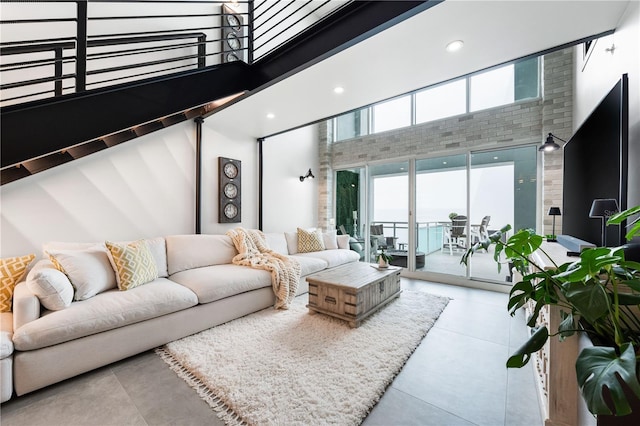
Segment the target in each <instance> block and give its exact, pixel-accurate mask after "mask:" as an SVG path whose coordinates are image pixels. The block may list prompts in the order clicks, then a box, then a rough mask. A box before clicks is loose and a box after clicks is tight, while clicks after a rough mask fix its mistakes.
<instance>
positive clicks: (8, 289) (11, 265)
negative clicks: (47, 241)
mask: <svg viewBox="0 0 640 426" xmlns="http://www.w3.org/2000/svg"><path fill="white" fill-rule="evenodd" d="M35 258H36V256H35V255H34V254H28V255H26V256H20V257H9V258H6V259H0V312H11V302H12V298H13V289H14V288H15V286H16V284H18V283H19V282H20V279H22V277H23V276H24V273H25V271H26V270H27V267H28V266H29V264H30V263H31V262H32V261H33V259H35Z"/></svg>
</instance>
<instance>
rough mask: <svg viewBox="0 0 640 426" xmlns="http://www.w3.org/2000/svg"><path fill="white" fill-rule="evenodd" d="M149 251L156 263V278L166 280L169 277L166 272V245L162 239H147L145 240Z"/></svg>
mask: <svg viewBox="0 0 640 426" xmlns="http://www.w3.org/2000/svg"><path fill="white" fill-rule="evenodd" d="M145 241H146V242H147V246H148V247H149V250H150V251H151V255H152V256H153V259H154V260H155V261H156V269H157V270H158V277H160V278H166V277H168V276H169V272H168V271H167V244H166V243H165V241H164V238H163V237H157V238H149V239H146V240H145Z"/></svg>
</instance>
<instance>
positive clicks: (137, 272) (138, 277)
mask: <svg viewBox="0 0 640 426" xmlns="http://www.w3.org/2000/svg"><path fill="white" fill-rule="evenodd" d="M105 244H106V245H107V248H108V249H109V253H111V256H110V257H109V260H111V266H113V269H114V270H115V271H116V282H117V283H118V288H119V289H120V290H129V289H132V288H134V287H137V286H139V285H142V284H146V283H148V282H150V281H153V280H155V279H156V278H158V269H157V268H156V262H155V260H154V259H153V255H152V254H151V250H149V246H148V245H147V243H146V242H145V241H144V240H139V241H134V242H131V243H126V244H119V243H112V242H109V241H106V242H105Z"/></svg>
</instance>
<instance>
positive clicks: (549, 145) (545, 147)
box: [538, 133, 567, 152]
mask: <svg viewBox="0 0 640 426" xmlns="http://www.w3.org/2000/svg"><path fill="white" fill-rule="evenodd" d="M553 138H556V139H558V140H559V141H561V142H564V143H567V141H565V140H564V139H560V138H559V137H557V136H556V135H554V134H553V133H549V136H547V140H546V141H545V142H544V143H543V144H542V146H541V147H540V148H538V151H544V152H551V151H555V150H557V149H560V145H558V144H557V143H556V141H554V140H553Z"/></svg>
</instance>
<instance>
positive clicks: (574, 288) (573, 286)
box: [562, 280, 611, 324]
mask: <svg viewBox="0 0 640 426" xmlns="http://www.w3.org/2000/svg"><path fill="white" fill-rule="evenodd" d="M562 288H563V290H564V296H565V297H566V298H567V301H568V302H569V303H570V304H571V305H572V306H573V307H574V308H575V310H576V311H577V312H578V313H580V315H581V316H582V317H583V318H584V319H585V320H587V321H588V322H589V323H591V324H594V323H595V322H597V321H598V319H600V318H602V317H603V316H604V315H606V314H607V313H608V312H609V306H610V305H611V300H609V296H608V295H607V292H606V291H605V289H604V287H603V286H601V285H600V283H599V282H597V281H596V280H589V281H587V282H586V283H581V282H570V283H564V284H563V285H562Z"/></svg>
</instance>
